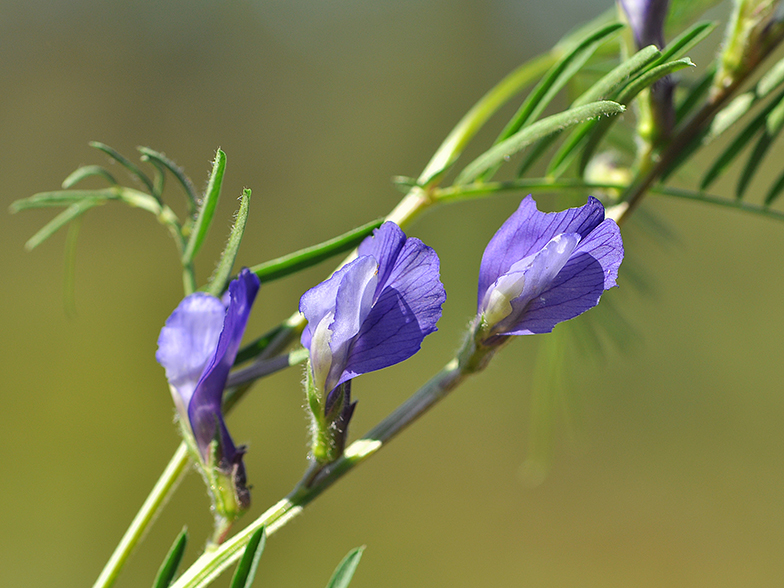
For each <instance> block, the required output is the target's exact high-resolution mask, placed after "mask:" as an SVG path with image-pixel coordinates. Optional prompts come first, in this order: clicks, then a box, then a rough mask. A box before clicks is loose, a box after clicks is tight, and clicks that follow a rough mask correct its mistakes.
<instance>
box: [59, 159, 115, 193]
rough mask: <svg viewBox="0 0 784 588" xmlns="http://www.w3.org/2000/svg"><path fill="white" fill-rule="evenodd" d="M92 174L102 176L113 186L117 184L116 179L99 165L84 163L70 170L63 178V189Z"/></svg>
mask: <svg viewBox="0 0 784 588" xmlns="http://www.w3.org/2000/svg"><path fill="white" fill-rule="evenodd" d="M93 176H99V177H102V178H104V179H105V180H107V181H108V182H109V183H110V184H112V185H113V186H116V185H117V180H115V179H114V176H113V175H112V174H110V173H109V172H108V171H107V170H106V169H104V168H102V167H101V166H100V165H85V166H82V167H80V168H79V169H77V170H74V171H73V172H71V173H70V174H69V175H68V177H67V178H65V179H64V180H63V183H62V187H63V189H64V190H67V189H68V188H70V187H72V186H74V185H75V184H77V183H78V182H81V181H82V180H84V179H85V178H89V177H93Z"/></svg>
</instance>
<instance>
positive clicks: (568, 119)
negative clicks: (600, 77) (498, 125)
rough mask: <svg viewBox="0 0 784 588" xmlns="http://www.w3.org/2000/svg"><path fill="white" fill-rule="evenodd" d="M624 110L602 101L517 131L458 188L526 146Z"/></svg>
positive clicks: (464, 175) (473, 166) (465, 174)
mask: <svg viewBox="0 0 784 588" xmlns="http://www.w3.org/2000/svg"><path fill="white" fill-rule="evenodd" d="M624 109H625V108H624V107H623V106H622V105H620V104H617V103H616V102H610V101H607V100H602V101H600V102H594V103H593V104H586V105H585V106H579V107H577V108H572V109H569V110H566V111H564V112H561V113H559V114H554V115H552V116H548V117H546V118H543V119H542V120H540V121H537V122H535V123H534V124H532V125H530V126H528V127H525V128H524V129H522V130H520V131H518V132H517V133H515V134H514V135H512V136H511V137H509V138H508V139H506V140H505V141H503V142H501V143H498V144H497V145H494V146H493V147H491V148H490V149H488V150H487V151H486V152H485V153H483V154H482V155H480V156H479V157H477V158H476V159H475V160H474V161H472V162H471V163H469V164H468V165H467V166H466V167H465V169H464V170H463V171H462V172H461V173H460V175H459V176H458V177H457V179H456V180H455V184H467V183H469V182H472V181H474V180H475V179H476V178H477V177H479V175H480V174H482V173H484V172H485V171H486V170H488V169H490V168H492V167H494V166H496V165H499V164H500V163H501V162H502V161H504V160H505V159H507V158H509V157H510V156H511V155H513V154H514V153H517V152H518V151H520V150H521V149H522V148H523V147H525V146H526V145H530V144H531V143H533V142H534V141H537V140H539V139H541V138H543V137H546V136H548V135H551V134H553V133H558V132H560V131H562V130H563V129H565V128H567V127H570V126H574V125H576V124H578V123H581V122H583V121H586V120H589V119H592V118H596V117H600V116H613V115H616V114H620V113H622V112H623V111H624Z"/></svg>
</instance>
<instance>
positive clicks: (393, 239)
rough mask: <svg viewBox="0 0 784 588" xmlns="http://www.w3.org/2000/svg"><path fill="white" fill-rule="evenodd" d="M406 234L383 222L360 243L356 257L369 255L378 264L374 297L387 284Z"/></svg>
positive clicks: (398, 228)
mask: <svg viewBox="0 0 784 588" xmlns="http://www.w3.org/2000/svg"><path fill="white" fill-rule="evenodd" d="M405 243H406V234H405V233H404V232H403V229H401V228H400V227H399V226H397V225H396V224H395V223H393V222H391V221H387V222H385V223H384V224H383V225H381V226H380V227H379V228H377V229H375V230H374V231H373V235H372V236H371V237H369V238H367V239H365V240H364V241H362V243H360V245H359V247H358V248H357V255H359V256H362V255H369V256H371V257H373V258H374V259H375V260H376V261H377V262H378V288H377V290H376V295H379V294H380V293H381V288H383V287H384V285H385V284H386V283H387V282H389V279H390V276H389V274H390V272H391V271H392V269H393V268H394V265H395V261H396V260H397V259H398V257H399V256H400V252H401V250H402V249H403V247H404V246H405Z"/></svg>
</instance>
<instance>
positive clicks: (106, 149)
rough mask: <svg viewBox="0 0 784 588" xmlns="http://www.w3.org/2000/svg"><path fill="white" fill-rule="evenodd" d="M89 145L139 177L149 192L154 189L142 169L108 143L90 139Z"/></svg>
mask: <svg viewBox="0 0 784 588" xmlns="http://www.w3.org/2000/svg"><path fill="white" fill-rule="evenodd" d="M90 147H94V148H95V149H98V150H100V151H103V152H104V153H106V155H108V156H109V157H111V158H112V159H114V160H115V161H116V162H117V163H119V164H120V165H122V166H123V167H124V168H125V169H127V170H128V171H129V172H131V173H132V174H133V175H134V176H136V177H137V178H139V180H141V182H142V183H143V184H144V185H145V186H147V189H148V190H149V191H150V194H152V193H153V192H154V191H155V186H153V183H152V180H151V179H150V178H149V177H148V176H147V175H146V174H145V173H144V172H143V171H142V170H140V169H139V166H137V165H136V164H135V163H133V162H131V161H130V160H129V159H127V158H126V157H124V156H123V155H120V154H119V153H118V152H117V151H115V150H114V149H112V148H111V147H109V146H108V145H104V144H103V143H100V142H98V141H90Z"/></svg>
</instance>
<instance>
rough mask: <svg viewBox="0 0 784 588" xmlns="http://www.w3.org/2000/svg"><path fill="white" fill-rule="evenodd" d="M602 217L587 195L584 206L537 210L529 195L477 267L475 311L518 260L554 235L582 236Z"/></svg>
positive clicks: (531, 252) (488, 248) (503, 226)
mask: <svg viewBox="0 0 784 588" xmlns="http://www.w3.org/2000/svg"><path fill="white" fill-rule="evenodd" d="M603 220H604V207H603V206H602V203H601V202H599V201H598V200H597V199H596V198H594V197H592V196H590V197H589V198H588V202H587V203H586V204H585V206H580V207H577V208H569V209H568V210H564V211H563V212H549V213H545V212H539V210H538V209H537V207H536V202H535V201H534V199H533V198H532V197H531V196H530V195H529V196H526V197H525V198H524V199H523V201H522V202H521V203H520V206H519V207H518V209H517V210H516V211H515V212H514V213H513V214H512V216H510V217H509V218H508V219H507V220H506V222H505V223H504V224H503V225H501V228H500V229H498V231H497V232H496V234H495V235H493V238H492V239H490V242H489V243H488V244H487V248H486V249H485V252H484V254H483V255H482V263H481V265H480V267H479V287H478V296H477V312H478V313H479V312H481V308H480V306H481V303H482V301H483V300H484V297H485V293H486V292H487V290H488V288H489V287H490V286H491V285H492V284H493V282H495V281H496V280H497V279H498V278H499V277H501V276H502V275H504V274H506V273H508V272H509V270H510V269H511V267H512V265H513V264H514V263H516V262H517V261H519V260H521V259H523V258H525V257H528V256H529V255H533V254H535V253H537V252H538V251H539V250H540V249H542V248H543V247H544V246H545V245H546V244H547V243H548V242H549V241H550V240H551V239H552V238H553V237H555V236H556V235H559V234H561V233H577V234H579V235H580V237H581V238H585V237H586V236H587V235H588V234H589V233H590V232H591V231H592V230H593V229H595V228H596V227H597V226H599V223H601V222H602V221H603Z"/></svg>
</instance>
